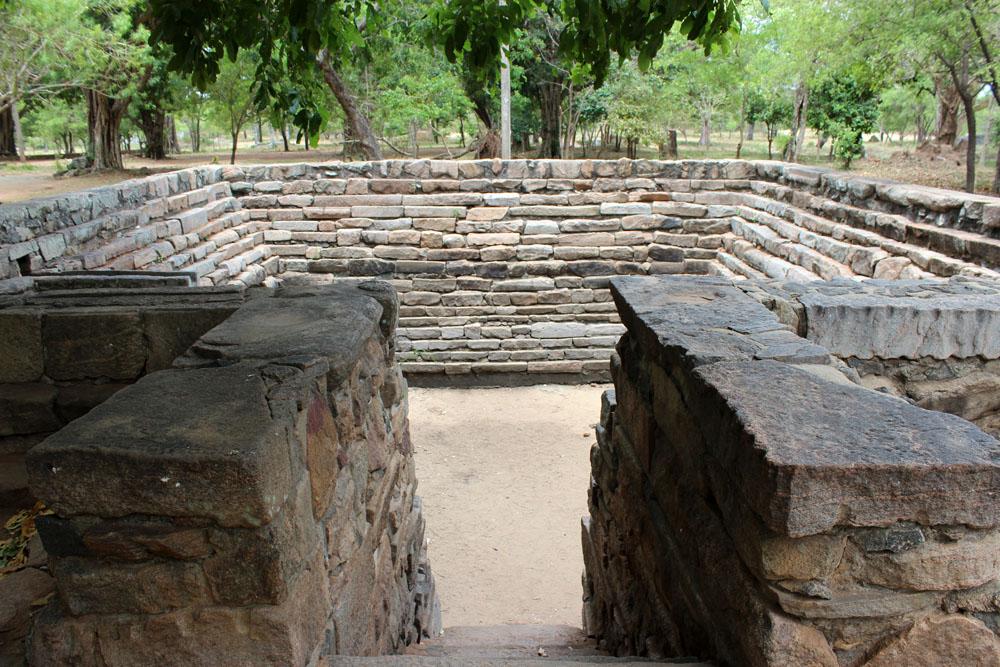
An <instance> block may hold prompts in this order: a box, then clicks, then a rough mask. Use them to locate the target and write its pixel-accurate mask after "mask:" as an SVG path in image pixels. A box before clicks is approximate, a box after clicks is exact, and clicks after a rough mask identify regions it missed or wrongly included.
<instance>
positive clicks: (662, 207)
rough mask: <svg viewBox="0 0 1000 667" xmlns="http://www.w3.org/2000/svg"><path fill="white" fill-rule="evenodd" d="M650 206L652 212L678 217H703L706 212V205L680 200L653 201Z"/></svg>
mask: <svg viewBox="0 0 1000 667" xmlns="http://www.w3.org/2000/svg"><path fill="white" fill-rule="evenodd" d="M652 208H653V213H658V214H660V215H666V216H672V217H678V218H703V217H705V215H706V214H707V213H708V207H706V206H702V205H700V204H687V203H685V202H680V201H662V202H653V204H652Z"/></svg>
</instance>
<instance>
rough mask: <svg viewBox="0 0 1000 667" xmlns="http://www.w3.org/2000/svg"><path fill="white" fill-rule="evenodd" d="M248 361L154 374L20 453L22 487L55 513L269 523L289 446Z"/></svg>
mask: <svg viewBox="0 0 1000 667" xmlns="http://www.w3.org/2000/svg"><path fill="white" fill-rule="evenodd" d="M280 431H281V429H280V428H279V427H278V426H277V425H276V424H275V422H273V421H272V419H271V413H270V411H269V409H268V404H267V401H266V387H265V384H264V380H263V379H262V378H261V373H260V371H259V370H258V369H257V368H255V367H252V366H246V365H234V366H228V367H225V368H208V369H193V370H185V371H176V370H169V371H160V372H158V373H153V374H151V375H147V376H146V377H144V378H143V379H141V380H139V382H137V383H136V384H134V385H132V386H130V387H128V388H126V389H123V390H122V391H120V392H118V393H117V394H115V395H114V396H112V397H111V398H110V399H108V400H107V401H106V402H104V403H103V404H101V405H99V406H97V407H96V408H94V409H93V410H92V411H90V412H89V413H88V414H86V415H85V416H83V417H81V418H80V419H77V420H76V421H73V422H71V423H70V424H69V425H67V426H66V427H65V428H63V429H62V430H61V431H58V432H57V433H55V434H53V435H52V436H51V437H49V438H48V439H46V440H45V441H43V442H42V443H40V444H39V445H37V446H36V447H34V448H33V449H32V450H31V451H30V452H29V454H28V474H29V479H30V482H31V488H32V490H33V491H34V493H35V494H36V495H37V496H38V497H39V498H40V499H42V500H43V501H44V502H45V503H46V504H47V505H48V506H49V507H51V508H52V509H54V510H55V511H56V512H57V513H58V514H59V515H60V516H72V515H77V514H91V515H97V516H102V517H108V518H110V517H121V516H126V515H128V514H154V515H165V516H177V517H206V518H211V519H213V520H215V521H216V522H218V523H219V524H221V525H223V526H247V527H256V526H260V525H263V524H266V523H268V522H269V521H270V520H271V518H272V517H273V516H274V514H275V513H276V512H277V511H278V509H279V508H280V506H281V504H282V502H283V501H284V499H285V496H286V495H287V494H288V493H289V490H290V488H291V473H290V470H289V466H290V459H289V453H288V444H287V443H284V442H282V441H279V440H278V438H279V437H280V436H279V435H278V433H279V432H280Z"/></svg>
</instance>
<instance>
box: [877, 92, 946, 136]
mask: <svg viewBox="0 0 1000 667" xmlns="http://www.w3.org/2000/svg"><path fill="white" fill-rule="evenodd" d="M880 97H881V102H880V104H879V124H880V126H881V127H882V129H884V130H885V131H886V132H897V133H899V134H900V135H902V134H905V133H906V132H909V131H911V130H915V131H917V134H918V135H921V136H923V135H926V134H928V133H929V132H930V130H931V125H932V123H933V122H934V95H932V94H931V93H930V92H929V91H928V90H927V89H926V88H921V87H917V86H913V85H906V86H893V87H892V88H889V89H887V90H885V91H883V92H882V93H881V96H880Z"/></svg>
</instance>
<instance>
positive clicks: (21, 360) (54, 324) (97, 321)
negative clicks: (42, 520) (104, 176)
mask: <svg viewBox="0 0 1000 667" xmlns="http://www.w3.org/2000/svg"><path fill="white" fill-rule="evenodd" d="M80 280H83V281H85V285H87V284H88V283H89V285H93V282H94V281H95V280H96V281H97V282H103V283H104V284H106V285H107V288H105V289H100V290H95V289H86V288H84V289H73V290H69V291H66V290H62V289H59V290H55V289H54V290H46V291H41V292H32V293H24V294H19V295H14V296H6V297H4V296H0V508H3V507H10V508H15V507H17V508H20V507H30V506H31V505H32V504H33V503H34V499H33V498H32V496H31V493H30V492H29V490H28V478H27V470H26V468H25V466H24V455H25V453H26V452H27V451H28V450H29V449H30V448H31V447H32V446H34V445H36V444H38V443H39V442H41V441H42V440H44V439H45V438H46V437H48V436H49V435H51V434H52V433H54V432H56V431H58V430H59V429H61V428H62V427H63V426H65V425H66V424H67V423H69V422H70V421H72V420H74V419H76V418H78V417H81V416H82V415H84V414H86V413H87V412H89V411H90V410H91V409H92V408H94V407H95V406H97V405H99V404H101V403H103V402H104V401H105V400H107V399H108V398H110V397H111V396H112V395H114V394H115V393H116V392H118V391H119V390H121V389H122V388H124V387H126V386H128V385H129V384H132V383H134V382H135V381H136V380H138V379H139V378H141V377H142V376H144V375H146V374H147V373H151V372H154V371H158V370H162V369H166V368H170V366H171V364H172V363H173V361H174V359H175V358H176V357H178V356H180V355H181V354H183V353H184V351H185V350H187V348H188V346H190V345H191V343H193V342H194V341H195V340H197V338H198V337H199V336H200V335H201V334H203V333H205V332H206V331H208V330H209V329H211V328H212V327H214V326H215V325H217V324H219V323H220V322H221V321H222V320H224V319H225V318H227V317H228V316H229V315H231V314H232V313H233V312H235V311H236V309H237V308H238V307H239V306H240V304H241V303H242V302H243V294H242V293H241V290H239V289H237V288H234V287H221V288H203V287H188V288H183V287H171V286H166V287H162V286H161V287H156V285H158V284H161V283H162V282H164V281H163V280H161V279H158V278H155V277H153V278H150V277H143V278H142V281H141V282H139V279H138V278H135V279H125V280H124V281H123V280H122V278H121V277H114V278H108V277H97V276H94V277H68V276H53V277H52V278H45V279H42V280H40V281H39V282H38V284H39V285H40V286H42V285H44V286H47V287H67V286H69V285H72V284H73V283H74V281H80ZM184 282H187V280H186V279H185V280H184ZM129 285H131V286H129ZM76 286H77V287H80V285H76Z"/></svg>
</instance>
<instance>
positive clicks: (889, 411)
mask: <svg viewBox="0 0 1000 667" xmlns="http://www.w3.org/2000/svg"><path fill="white" fill-rule="evenodd" d="M696 375H697V376H698V377H699V378H701V379H702V380H703V381H704V382H705V383H706V385H707V392H706V394H705V403H704V404H703V405H701V406H700V410H701V411H702V412H703V413H704V421H703V422H702V423H703V428H704V429H705V430H706V433H707V434H708V435H707V436H706V443H708V446H709V447H710V453H711V454H712V456H713V458H714V459H715V460H717V461H718V463H719V465H721V466H722V468H723V469H724V470H726V472H727V474H728V475H729V476H730V477H731V478H732V479H733V480H735V481H736V483H737V484H738V485H739V487H740V489H741V491H742V493H743V495H744V497H745V498H746V500H747V502H748V503H749V504H750V505H751V507H753V508H754V510H755V511H756V512H757V514H759V515H760V516H761V517H762V518H763V519H764V522H765V524H766V525H767V526H768V527H769V528H770V529H771V530H774V531H775V532H778V533H781V534H785V535H789V536H792V537H798V536H803V535H810V534H814V533H820V532H825V531H827V530H829V529H830V528H832V527H833V526H836V525H850V526H885V525H890V524H892V523H895V522H896V521H901V520H902V521H919V522H921V523H925V524H932V525H933V524H970V525H975V526H993V525H995V524H996V523H997V522H998V520H1000V517H998V516H997V514H996V509H995V507H996V504H995V498H996V497H997V494H998V493H1000V441H997V440H996V439H994V438H991V437H989V436H987V435H986V434H984V433H983V432H982V431H980V430H979V429H977V428H976V427H974V426H973V425H971V424H969V423H968V422H966V421H964V420H962V419H959V418H957V417H955V416H953V415H948V414H942V413H937V412H929V411H927V410H923V409H921V408H917V407H915V406H912V405H909V404H908V403H906V402H904V401H901V400H899V399H897V398H894V397H891V396H887V395H884V394H880V393H878V392H873V391H869V390H867V389H864V388H862V387H851V386H845V385H842V384H834V383H830V382H826V381H824V380H822V379H820V378H818V377H816V376H815V375H813V374H811V373H807V372H805V371H801V370H798V369H794V368H790V367H788V366H786V365H784V364H781V363H778V362H773V361H755V362H751V363H721V364H716V365H712V366H706V367H703V368H700V369H698V370H697V371H696ZM955 489H962V490H963V491H962V493H961V494H956V493H954V490H955Z"/></svg>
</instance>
